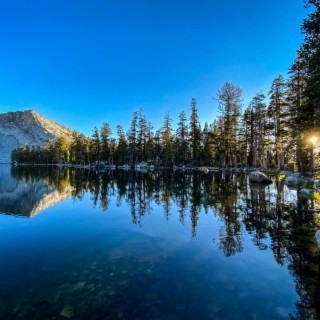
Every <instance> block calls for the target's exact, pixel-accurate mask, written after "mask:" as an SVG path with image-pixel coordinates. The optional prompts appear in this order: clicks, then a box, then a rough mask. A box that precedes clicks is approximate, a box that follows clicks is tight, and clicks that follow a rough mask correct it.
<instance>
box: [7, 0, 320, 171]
mask: <svg viewBox="0 0 320 320" xmlns="http://www.w3.org/2000/svg"><path fill="white" fill-rule="evenodd" d="M306 5H307V6H309V7H311V8H313V9H314V10H313V12H311V13H309V15H308V17H307V18H306V19H305V20H304V21H303V23H302V26H301V30H302V33H303V34H304V40H303V43H302V45H301V47H300V48H299V50H298V51H297V55H296V59H295V60H294V62H293V63H292V65H291V67H290V68H289V71H288V74H287V76H286V77H284V76H282V75H279V76H278V77H276V78H275V79H274V80H273V82H272V84H271V86H270V91H269V92H268V93H267V96H266V95H265V94H263V93H261V92H260V93H257V94H256V95H255V96H254V97H253V98H252V100H251V102H250V103H249V105H247V106H244V105H243V102H242V89H241V88H240V87H239V86H237V85H234V84H232V83H228V82H227V83H225V84H224V85H223V86H222V87H221V89H220V90H218V92H217V93H216V95H215V96H214V101H215V102H216V105H217V108H218V112H219V115H218V116H217V118H216V119H214V120H213V121H212V122H209V121H207V122H205V124H204V126H203V127H201V125H200V121H199V117H198V106H197V101H196V99H195V98H192V100H191V103H190V109H191V110H190V115H187V113H186V112H185V111H182V112H181V113H180V114H179V119H178V123H177V126H176V128H175V129H174V128H173V127H172V120H171V118H170V115H169V113H167V114H166V115H165V117H164V121H163V125H162V127H161V128H158V129H154V127H153V125H152V124H151V123H150V122H149V121H148V120H147V119H146V116H145V114H144V111H143V110H142V109H140V110H138V111H136V112H134V113H133V116H132V120H131V125H130V128H129V130H128V131H127V132H125V130H124V128H123V127H122V126H121V125H118V126H117V128H116V132H115V134H114V133H113V132H112V130H111V128H110V126H109V124H108V123H103V125H102V127H101V128H100V129H98V128H97V127H95V128H94V129H93V133H92V136H90V137H86V136H84V135H83V134H80V133H77V132H74V133H73V135H72V137H71V138H70V139H68V140H67V139H66V138H59V139H57V140H54V141H48V143H47V144H46V145H45V146H44V147H42V148H40V147H37V146H34V145H32V146H28V145H25V146H22V145H19V146H18V147H17V148H16V149H15V150H13V152H12V161H13V162H14V163H18V164H21V163H24V164H61V163H71V164H74V165H81V166H84V165H88V166H92V165H93V164H94V165H96V166H114V165H117V166H128V167H135V166H136V165H137V164H146V165H148V166H155V167H166V168H168V167H169V168H172V167H174V166H177V167H189V168H192V167H204V166H205V167H210V168H211V167H214V168H216V167H222V168H241V167H245V168H248V167H261V168H270V169H276V170H281V169H286V170H290V171H293V170H296V171H300V172H306V171H311V172H317V169H318V162H319V159H318V158H319V150H318V149H317V148H318V138H320V136H319V128H320V38H319V34H318V33H319V30H318V29H319V25H320V0H308V1H307V3H306ZM267 97H268V99H267ZM267 100H268V103H267V102H266V101H267Z"/></svg>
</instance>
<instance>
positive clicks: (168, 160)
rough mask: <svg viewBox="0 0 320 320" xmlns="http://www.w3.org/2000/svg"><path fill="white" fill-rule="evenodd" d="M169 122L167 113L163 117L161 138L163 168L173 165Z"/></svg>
mask: <svg viewBox="0 0 320 320" xmlns="http://www.w3.org/2000/svg"><path fill="white" fill-rule="evenodd" d="M171 121H172V120H171V118H170V115H169V112H167V113H166V115H165V117H164V121H163V126H162V136H161V142H162V145H161V149H162V155H163V156H162V159H163V163H164V165H165V166H171V165H172V164H173V163H174V155H173V149H172V147H173V145H172V127H171Z"/></svg>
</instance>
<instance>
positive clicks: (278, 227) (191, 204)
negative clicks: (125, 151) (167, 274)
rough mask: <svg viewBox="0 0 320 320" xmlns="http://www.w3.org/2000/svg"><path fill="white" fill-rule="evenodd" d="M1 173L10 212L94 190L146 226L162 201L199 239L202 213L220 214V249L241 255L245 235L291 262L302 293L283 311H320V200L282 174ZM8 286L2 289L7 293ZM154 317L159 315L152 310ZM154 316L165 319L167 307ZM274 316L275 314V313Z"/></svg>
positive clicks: (103, 206) (30, 210)
mask: <svg viewBox="0 0 320 320" xmlns="http://www.w3.org/2000/svg"><path fill="white" fill-rule="evenodd" d="M0 175H1V177H0V212H1V213H4V214H10V215H18V216H26V217H32V216H34V215H35V214H37V213H39V212H41V211H43V210H44V209H47V208H49V207H50V206H54V205H56V204H57V203H59V202H61V201H63V200H65V199H67V198H70V199H72V200H73V202H77V203H79V202H81V201H82V200H84V201H87V200H85V199H87V198H86V197H87V195H89V196H90V203H91V207H92V206H93V207H94V208H96V209H97V210H101V211H102V212H108V210H111V209H110V204H111V203H113V204H114V205H115V206H116V207H121V206H125V207H126V208H128V209H129V211H130V214H131V220H132V222H133V224H136V225H139V226H140V227H141V228H142V229H143V228H144V223H147V216H148V215H151V216H152V215H153V210H154V207H162V212H163V219H165V220H168V221H170V220H171V219H177V221H179V223H180V224H181V225H185V226H188V227H189V226H190V231H189V232H190V236H191V237H192V238H194V239H201V230H202V229H199V228H198V223H199V219H200V216H201V214H204V215H206V216H208V215H214V216H215V217H216V218H217V219H218V220H217V221H219V224H217V225H216V226H215V225H213V226H212V230H213V229H214V228H218V231H217V233H214V232H212V237H211V239H212V241H211V244H210V246H212V248H213V249H214V248H218V250H219V251H220V252H222V253H223V254H224V256H225V257H233V256H236V255H241V254H244V252H245V250H246V249H245V246H244V242H245V239H248V238H249V239H250V241H251V242H252V243H253V244H254V248H256V249H257V250H258V251H264V250H267V251H268V250H269V251H270V252H272V255H273V257H274V259H275V261H276V262H277V264H278V265H281V266H284V267H286V268H287V270H289V272H290V274H291V275H292V277H293V279H294V282H295V290H296V294H297V296H298V299H297V301H296V307H295V308H296V310H289V312H287V311H286V310H283V309H281V308H280V309H279V308H278V309H277V310H278V313H277V315H278V316H279V318H288V317H292V318H302V319H313V318H314V319H317V318H319V317H320V272H319V264H320V258H319V257H320V253H319V249H318V246H317V242H316V239H315V233H316V231H317V230H318V229H320V217H319V214H318V213H313V212H311V211H310V210H309V209H311V208H317V206H318V203H317V202H316V201H315V200H314V199H308V198H304V197H300V196H298V195H297V192H296V191H295V190H289V189H288V188H287V187H286V186H284V185H283V183H281V182H280V181H278V180H277V178H275V181H274V183H273V184H272V185H270V186H265V187H260V186H257V185H250V184H249V183H248V182H247V176H246V175H244V174H236V173H216V174H204V173H194V174H184V173H182V172H175V173H173V172H171V173H170V172H154V173H139V172H134V171H120V170H117V171H109V172H104V173H100V174H97V173H95V172H93V171H88V170H80V169H71V168H57V167H34V168H33V167H11V168H8V167H1V169H0ZM43 215H45V213H43ZM137 241H138V240H137ZM145 250H146V251H147V252H148V250H151V251H152V248H147V247H146V248H145ZM128 255H130V253H128ZM137 255H139V254H138V253H137ZM142 260H143V259H142ZM118 267H119V268H120V266H118ZM249 276H250V275H249ZM67 283H68V281H67ZM79 285H80V284H79ZM279 286H281V283H279ZM8 287H10V286H8ZM69 289H70V288H69ZM69 289H68V290H69ZM109 289H110V288H109ZM109 289H108V290H109ZM59 290H61V288H60V289H59ZM108 290H107V291H108ZM155 290H156V289H155ZM159 290H160V289H159ZM75 291H76V290H75ZM101 292H102V291H101ZM3 294H4V293H3V292H1V291H0V298H1V297H2V296H3ZM105 294H107V293H105ZM111 296H112V295H111ZM225 299H228V297H225ZM108 301H109V300H108ZM56 303H58V302H56ZM105 303H106V302H103V304H105ZM110 303H111V302H110ZM158 303H160V302H158ZM251 303H252V302H251ZM49 304H50V303H49ZM7 306H8V304H6V303H2V304H0V315H5V316H6V319H11V318H12V319H13V318H14V317H18V316H17V313H11V311H10V310H8V307H7ZM118 306H119V304H118ZM11 307H12V306H11ZM42 307H43V306H42ZM42 307H41V308H42ZM47 307H48V308H49V309H50V308H51V309H50V311H49V314H50V316H52V314H51V312H57V313H58V314H59V312H60V309H61V308H62V307H63V305H61V306H59V308H60V309H59V308H58V307H56V304H53V305H52V306H51V305H50V306H47ZM12 308H13V307H12ZM41 308H40V309H41ZM55 308H57V309H55ZM88 308H89V307H88ZM99 308H100V309H99ZM101 308H102V306H99V307H97V308H96V309H97V310H99V312H98V313H97V314H96V315H95V317H93V315H92V314H91V317H92V318H94V319H96V318H97V319H100V318H101V319H104V317H106V315H105V314H104V313H103V311H101V310H102V309H101ZM208 308H209V307H208V306H207V311H206V312H207V313H206V314H203V313H202V312H201V311H199V310H198V311H197V312H198V318H199V319H202V318H203V319H205V318H209V319H210V315H209V316H208V314H210V313H208V312H209V311H208V310H209V309H208ZM40 309H39V310H40ZM58 309H59V310H58ZM175 310H176V312H177V314H173V315H172V311H170V312H171V313H168V314H169V315H170V314H171V315H172V319H180V318H181V319H183V318H186V317H185V315H184V314H183V313H184V312H188V314H192V312H193V311H190V310H188V306H185V305H183V304H181V305H178V307H176V309H175ZM192 310H195V309H192ZM210 310H211V311H210V312H211V314H212V319H220V318H221V319H228V318H230V319H231V318H233V316H234V313H233V314H232V315H231V316H230V317H229V315H228V313H226V311H224V313H223V314H220V315H219V312H221V311H220V309H219V308H218V309H214V308H213V309H210ZM217 310H218V311H217ZM239 310H240V311H241V308H240V307H239ZM240 311H239V312H238V316H239V319H240V318H241V314H240ZM24 312H25V313H22V315H21V318H23V317H25V316H26V315H27V316H29V315H30V314H32V313H28V312H31V311H30V310H27V311H24ZM108 312H110V308H109V309H108ZM121 312H122V313H119V314H117V316H115V314H113V313H111V315H110V319H111V318H113V317H118V318H119V319H120V318H123V319H125V318H126V319H130V316H129V313H128V314H126V310H124V311H121ZM127 312H129V311H127ZM130 312H133V313H134V312H135V311H132V310H131V311H130ZM153 312H155V311H153ZM190 312H191V313H190ZM194 312H195V315H197V312H196V311H194ZM241 312H242V311H241ZM186 314H187V313H186ZM243 314H244V315H245V311H243ZM289 314H290V315H289ZM166 316H167V314H166V315H165V316H164V318H165V317H166ZM10 317H11V318H10ZM86 317H88V314H87V313H86V311H83V312H82V313H81V312H80V311H79V314H78V315H77V318H80V319H85V318H86ZM148 317H151V318H152V313H150V314H149V316H148ZM153 317H154V318H157V319H158V318H159V319H161V315H159V316H155V315H153ZM243 317H245V316H243ZM250 317H251V318H252V319H255V318H256V316H255V314H254V313H252V314H251V313H250ZM250 317H249V318H250ZM265 317H266V318H268V317H269V316H268V315H266V316H265ZM272 317H275V316H274V314H273V315H272ZM1 318H2V317H1ZM40 318H41V317H40V315H39V319H40ZM106 318H108V317H106ZM141 318H143V316H141V314H139V312H138V311H137V316H136V319H141ZM258 318H259V316H258ZM133 319H134V318H133ZM168 319H169V318H168Z"/></svg>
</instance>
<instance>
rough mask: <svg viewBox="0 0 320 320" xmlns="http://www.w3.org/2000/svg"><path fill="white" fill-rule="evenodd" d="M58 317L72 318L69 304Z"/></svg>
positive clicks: (71, 309)
mask: <svg viewBox="0 0 320 320" xmlns="http://www.w3.org/2000/svg"><path fill="white" fill-rule="evenodd" d="M59 316H61V317H64V318H67V319H71V318H72V317H73V307H72V306H71V305H70V304H67V305H66V306H64V307H63V309H62V310H61V311H60V313H59Z"/></svg>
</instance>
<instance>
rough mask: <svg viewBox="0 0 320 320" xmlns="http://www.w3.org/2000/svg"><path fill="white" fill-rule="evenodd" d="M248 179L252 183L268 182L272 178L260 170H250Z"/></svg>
mask: <svg viewBox="0 0 320 320" xmlns="http://www.w3.org/2000/svg"><path fill="white" fill-rule="evenodd" d="M249 181H250V182H254V183H263V184H270V183H272V180H271V179H270V178H269V177H267V176H266V175H265V174H264V173H262V172H260V171H254V172H250V174H249Z"/></svg>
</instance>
